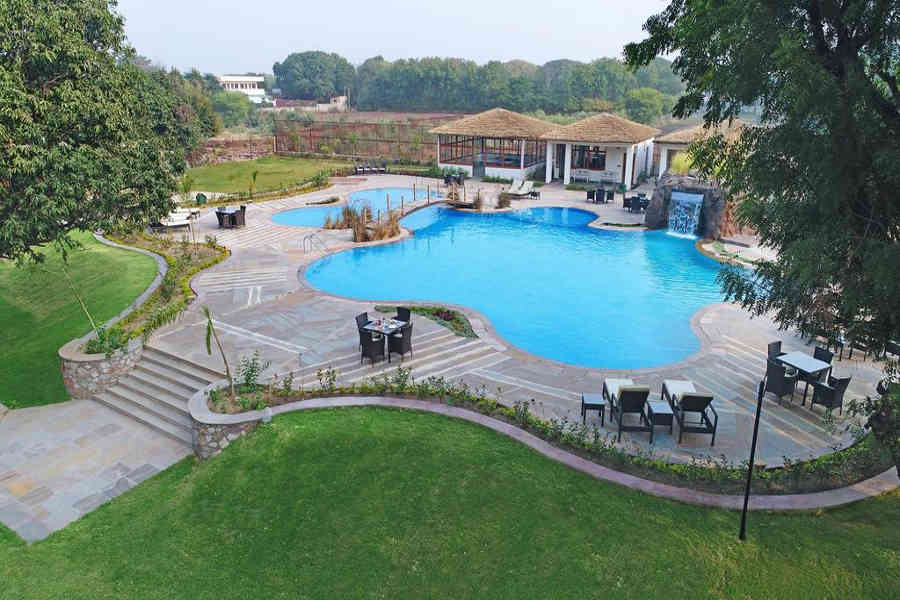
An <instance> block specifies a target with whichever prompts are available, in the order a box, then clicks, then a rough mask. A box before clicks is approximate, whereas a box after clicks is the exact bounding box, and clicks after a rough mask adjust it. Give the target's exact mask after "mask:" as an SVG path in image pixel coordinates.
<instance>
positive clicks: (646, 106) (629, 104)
mask: <svg viewBox="0 0 900 600" xmlns="http://www.w3.org/2000/svg"><path fill="white" fill-rule="evenodd" d="M662 109H663V95H662V94H660V93H659V92H657V91H656V90H654V89H653V88H648V87H644V88H637V89H635V90H630V91H629V92H628V93H627V94H625V112H626V113H628V118H629V119H631V120H632V121H637V122H638V123H650V122H652V121H653V120H654V119H657V118H659V117H660V116H661V115H662Z"/></svg>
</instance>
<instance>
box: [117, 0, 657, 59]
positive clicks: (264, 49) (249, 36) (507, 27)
mask: <svg viewBox="0 0 900 600" xmlns="http://www.w3.org/2000/svg"><path fill="white" fill-rule="evenodd" d="M666 4H667V2H664V1H663V0H629V1H627V2H609V1H608V0H593V1H587V2H586V1H585V0H580V1H572V0H543V1H536V0H519V1H518V2H509V1H506V0H493V1H489V2H486V1H484V0H451V1H450V2H440V3H435V4H432V3H430V2H428V1H427V0H417V1H410V0H404V1H396V0H340V1H339V2H329V1H327V0H317V1H310V0H281V1H276V0H216V1H215V2H209V1H205V0H178V1H176V0H119V7H118V11H119V13H121V14H122V15H123V16H124V17H125V19H126V22H125V32H126V34H127V35H128V38H129V40H130V41H131V44H132V45H133V46H134V47H135V49H136V50H137V51H138V52H139V53H140V54H143V55H144V56H147V57H149V58H150V59H152V60H153V61H155V62H158V63H161V64H163V65H165V66H168V67H176V68H178V69H180V70H183V71H184V70H188V69H191V68H194V67H196V68H198V69H200V70H201V71H203V72H211V73H215V74H219V75H221V74H225V73H244V72H250V71H252V72H265V73H269V72H271V71H272V65H273V64H274V63H275V62H276V61H282V60H284V59H285V57H286V56H287V55H288V54H290V53H291V52H303V51H306V50H323V51H325V52H337V53H338V54H340V55H342V56H344V57H345V58H347V59H348V60H349V61H350V62H351V63H353V64H359V63H361V62H362V61H364V60H365V59H367V58H370V57H372V56H376V55H379V54H380V55H382V56H384V57H385V58H386V59H388V60H395V59H398V58H420V57H424V56H440V57H448V56H452V57H459V58H468V59H472V60H475V61H476V62H478V63H485V62H487V61H489V60H502V61H506V60H511V59H514V58H520V59H524V60H527V61H529V62H533V63H536V64H543V63H545V62H547V61H550V60H554V59H558V58H570V59H573V60H581V61H589V60H593V59H595V58H600V57H607V56H610V57H619V56H621V55H622V48H623V46H624V45H625V44H626V43H627V42H632V41H637V40H640V39H643V37H644V33H643V32H642V31H641V26H642V25H643V23H644V21H645V20H646V19H647V17H649V16H650V15H652V14H655V13H658V12H661V11H662V10H663V9H664V8H665V6H666Z"/></svg>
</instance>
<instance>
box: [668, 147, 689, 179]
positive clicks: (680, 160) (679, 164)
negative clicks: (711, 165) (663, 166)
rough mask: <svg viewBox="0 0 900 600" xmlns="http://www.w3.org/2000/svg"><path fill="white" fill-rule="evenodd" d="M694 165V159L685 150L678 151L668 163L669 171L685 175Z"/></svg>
mask: <svg viewBox="0 0 900 600" xmlns="http://www.w3.org/2000/svg"><path fill="white" fill-rule="evenodd" d="M693 167H694V160H693V159H692V158H691V155H690V154H688V153H687V152H679V153H678V154H676V155H675V158H673V159H672V164H670V165H669V172H671V173H673V174H675V175H687V174H688V173H690V171H691V169H692V168H693Z"/></svg>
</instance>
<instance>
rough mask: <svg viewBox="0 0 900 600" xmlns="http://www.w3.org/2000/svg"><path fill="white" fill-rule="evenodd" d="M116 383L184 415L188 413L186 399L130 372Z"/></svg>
mask: <svg viewBox="0 0 900 600" xmlns="http://www.w3.org/2000/svg"><path fill="white" fill-rule="evenodd" d="M118 385H119V386H121V387H123V388H126V389H128V390H130V391H132V392H134V393H135V394H140V395H141V396H143V397H145V398H148V399H150V400H153V401H155V402H159V403H161V404H164V405H166V406H168V407H169V408H171V409H172V410H176V411H179V412H181V413H183V414H185V415H187V414H188V409H187V400H185V399H184V398H182V397H179V396H176V395H174V394H172V393H170V392H169V391H167V390H163V389H161V388H159V387H157V386H152V385H147V384H146V383H145V382H144V381H142V380H140V379H138V378H136V377H132V376H131V374H128V375H126V376H125V377H122V378H120V379H119V383H118Z"/></svg>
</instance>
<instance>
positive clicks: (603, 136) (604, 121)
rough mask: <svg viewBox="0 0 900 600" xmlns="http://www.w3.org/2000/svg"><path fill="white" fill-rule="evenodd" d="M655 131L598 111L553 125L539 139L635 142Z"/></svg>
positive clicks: (651, 134)
mask: <svg viewBox="0 0 900 600" xmlns="http://www.w3.org/2000/svg"><path fill="white" fill-rule="evenodd" d="M657 133H659V129H654V128H653V127H649V126H647V125H641V124H640V123H635V122H634V121H629V120H628V119H625V118H622V117H617V116H616V115H611V114H609V113H600V114H599V115H594V116H593V117H588V118H587V119H583V120H581V121H578V122H576V123H572V124H570V125H562V126H559V127H554V128H553V129H552V130H551V131H548V132H547V133H545V134H544V135H542V136H541V139H544V140H555V141H559V142H585V143H595V144H610V143H620V144H636V143H638V142H643V141H644V140H649V139H650V138H652V137H653V136H655V135H656V134H657Z"/></svg>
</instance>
